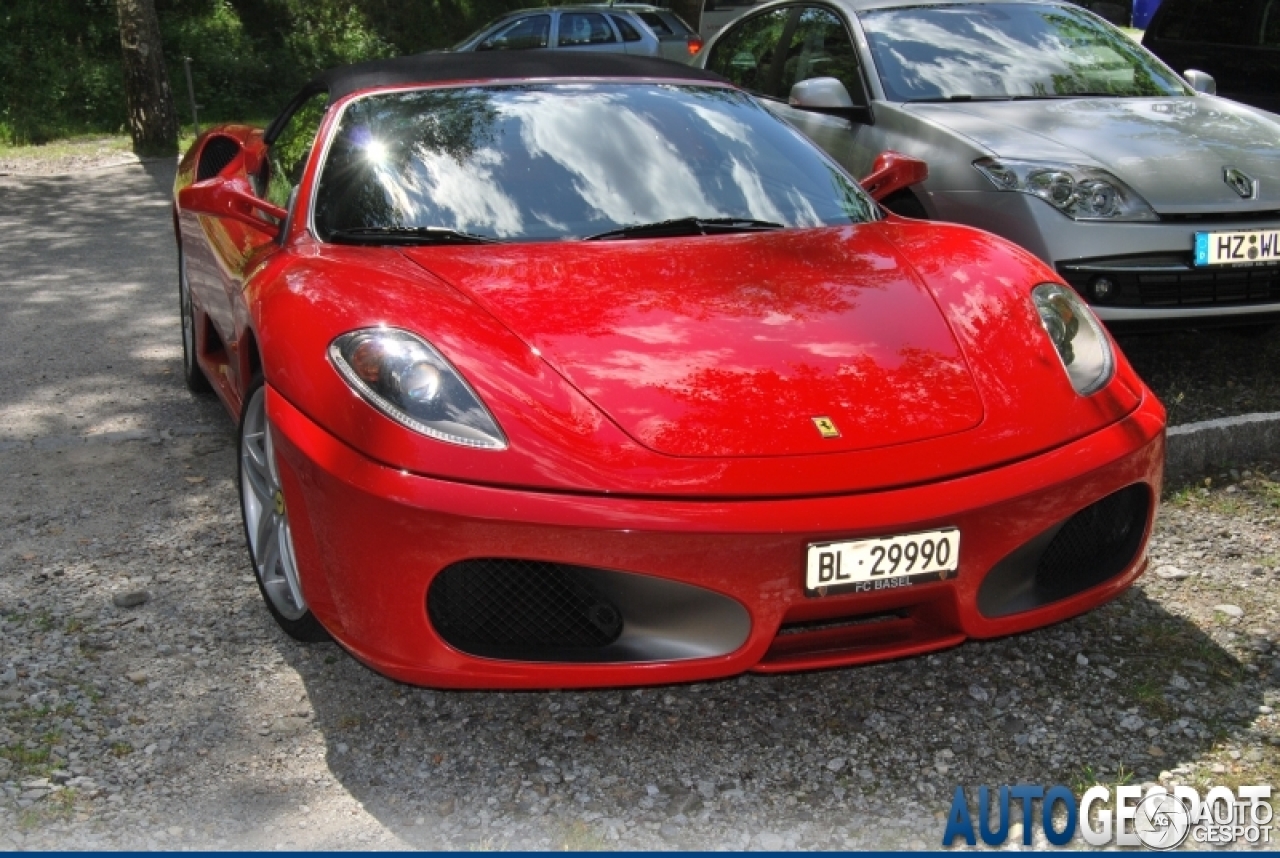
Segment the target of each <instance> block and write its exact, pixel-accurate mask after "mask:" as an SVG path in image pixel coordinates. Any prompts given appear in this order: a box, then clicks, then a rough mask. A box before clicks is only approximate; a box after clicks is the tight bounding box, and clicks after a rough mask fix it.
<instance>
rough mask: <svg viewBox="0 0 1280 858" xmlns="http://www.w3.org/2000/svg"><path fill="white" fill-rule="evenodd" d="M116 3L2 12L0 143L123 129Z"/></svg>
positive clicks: (10, 1)
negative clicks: (90, 131) (81, 132)
mask: <svg viewBox="0 0 1280 858" xmlns="http://www.w3.org/2000/svg"><path fill="white" fill-rule="evenodd" d="M120 56H121V54H120V31H119V24H118V22H117V20H116V10H115V0H5V2H4V3H3V4H0V141H4V142H31V143H42V142H45V141H47V140H51V139H53V138H55V137H61V136H65V135H67V134H69V133H74V132H76V131H88V130H104V131H106V130H109V131H118V130H119V129H121V128H123V127H124V120H125V102H124V78H123V73H122V72H121V69H120V62H121V60H120Z"/></svg>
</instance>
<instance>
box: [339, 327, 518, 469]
mask: <svg viewBox="0 0 1280 858" xmlns="http://www.w3.org/2000/svg"><path fill="white" fill-rule="evenodd" d="M329 360H331V361H333V365H334V366H335V367H336V368H337V370H338V372H339V374H341V375H342V377H343V379H345V380H346V382H347V384H349V385H351V387H352V388H354V389H355V391H356V392H357V393H359V394H360V395H361V396H362V397H364V399H365V400H366V401H367V402H368V403H369V404H370V405H372V406H373V407H374V408H376V409H378V410H379V411H381V412H382V413H383V414H385V415H387V416H388V417H390V418H391V419H392V420H394V421H396V422H397V423H399V424H400V425H402V426H405V427H407V428H409V429H412V430H413V431H414V432H420V433H421V434H423V435H427V436H429V437H431V438H435V439H437V440H439V441H447V442H449V443H450V444H461V445H462V446H464V447H480V448H483V449H486V450H504V449H506V447H507V439H506V436H504V435H503V434H502V430H501V429H499V428H498V424H497V421H495V420H494V419H493V415H491V414H490V413H489V410H488V409H487V408H485V407H484V405H483V403H481V402H480V397H478V396H476V393H475V391H474V390H472V389H471V386H470V385H468V384H467V383H466V381H464V380H463V378H462V375H461V374H459V372H458V371H457V370H456V369H454V368H453V364H451V363H449V361H447V360H446V359H445V357H444V355H442V354H440V352H438V351H436V349H435V348H434V347H433V346H432V345H431V344H430V343H428V342H427V341H426V340H424V339H422V338H421V337H418V336H415V335H414V334H411V333H409V332H408V331H400V330H396V329H395V328H369V329H366V330H361V331H352V332H351V333H349V334H343V335H342V336H340V337H338V338H337V339H336V340H334V341H333V342H332V343H331V344H330V345H329Z"/></svg>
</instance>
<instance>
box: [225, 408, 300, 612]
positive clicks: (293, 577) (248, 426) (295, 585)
mask: <svg viewBox="0 0 1280 858" xmlns="http://www.w3.org/2000/svg"><path fill="white" fill-rule="evenodd" d="M265 404H266V394H265V391H264V390H263V389H262V388H261V387H259V388H258V389H256V390H254V391H253V393H252V394H250V398H249V400H248V401H247V402H246V403H245V411H244V417H243V421H244V423H243V425H242V426H241V429H240V479H241V503H242V505H243V512H244V523H245V532H246V534H247V535H248V539H249V548H250V551H251V552H252V554H253V562H254V567H255V572H256V573H257V576H258V582H259V583H260V584H261V585H262V592H263V594H264V595H265V596H266V598H267V602H268V603H269V604H270V605H271V607H272V609H273V610H274V611H275V612H276V614H277V619H281V621H282V622H283V621H285V620H288V621H296V620H302V619H303V618H305V617H306V616H307V602H306V599H304V598H303V596H302V582H301V580H300V579H299V577H298V561H297V557H296V555H295V554H294V551H293V538H292V534H291V533H290V531H289V517H288V513H287V512H286V511H285V510H284V507H283V505H282V504H280V497H281V495H280V472H279V469H278V467H277V463H276V458H275V456H276V453H275V444H274V439H273V437H272V431H271V423H270V422H269V421H268V420H267V414H266V408H265ZM291 633H292V632H291Z"/></svg>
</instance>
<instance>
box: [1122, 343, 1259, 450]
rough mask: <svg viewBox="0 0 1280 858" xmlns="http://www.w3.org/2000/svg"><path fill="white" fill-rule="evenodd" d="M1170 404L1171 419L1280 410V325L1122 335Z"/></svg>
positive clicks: (1171, 421) (1132, 358) (1135, 360)
mask: <svg viewBox="0 0 1280 858" xmlns="http://www.w3.org/2000/svg"><path fill="white" fill-rule="evenodd" d="M1117 341H1118V342H1119V344H1120V348H1121V350H1122V351H1124V353H1125V355H1126V356H1128V358H1129V360H1130V362H1131V363H1132V364H1133V366H1134V369H1136V370H1137V371H1138V373H1139V374H1140V375H1141V376H1142V377H1143V379H1144V380H1145V381H1146V382H1147V384H1148V385H1150V387H1151V389H1152V390H1154V391H1155V392H1156V395H1157V396H1159V397H1160V401H1161V402H1163V403H1164V404H1165V407H1166V408H1167V409H1169V424H1170V425H1171V426H1175V425H1178V424H1180V423H1195V422H1197V421H1200V420H1213V419H1215V418H1218V417H1231V416H1235V415H1237V414H1252V413H1255V412H1280V327H1275V328H1272V329H1270V330H1268V331H1266V332H1262V333H1259V332H1257V331H1251V330H1246V331H1244V332H1237V331H1232V330H1212V329H1209V330H1203V331H1195V330H1192V331H1167V332H1164V333H1160V334H1126V335H1122V336H1120V337H1117Z"/></svg>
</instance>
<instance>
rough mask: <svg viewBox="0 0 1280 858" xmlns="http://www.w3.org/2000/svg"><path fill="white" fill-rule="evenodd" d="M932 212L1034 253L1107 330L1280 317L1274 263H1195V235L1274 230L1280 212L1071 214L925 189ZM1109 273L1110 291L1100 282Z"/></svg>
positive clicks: (990, 194)
mask: <svg viewBox="0 0 1280 858" xmlns="http://www.w3.org/2000/svg"><path fill="white" fill-rule="evenodd" d="M931 204H932V206H933V208H934V213H935V216H936V217H938V218H940V219H943V220H954V221H958V222H960V223H967V224H970V225H973V226H978V227H981V228H983V229H986V230H989V231H991V232H994V233H996V234H997V235H999V236H1002V237H1004V238H1007V239H1009V240H1010V241H1013V242H1014V243H1015V244H1019V245H1021V246H1022V247H1024V248H1026V249H1027V250H1029V251H1031V252H1032V253H1034V254H1035V255H1036V256H1038V257H1040V259H1041V260H1043V261H1044V262H1045V263H1047V264H1048V265H1049V266H1050V267H1052V268H1054V269H1055V270H1056V271H1057V272H1058V273H1059V274H1060V275H1061V276H1062V277H1063V279H1064V280H1066V281H1067V282H1068V283H1070V284H1071V285H1072V286H1073V287H1074V288H1075V289H1076V291H1077V292H1079V293H1080V295H1081V296H1082V297H1084V299H1085V300H1086V301H1088V302H1089V304H1090V306H1091V307H1092V308H1093V311H1094V312H1095V313H1096V314H1097V315H1098V317H1099V318H1100V319H1102V320H1103V321H1104V322H1106V323H1107V324H1108V325H1110V326H1113V327H1125V326H1126V325H1133V324H1134V323H1142V322H1148V323H1153V324H1163V325H1177V324H1186V325H1193V326H1196V325H1204V324H1215V323H1216V324H1250V323H1255V322H1256V323H1261V322H1271V321H1274V320H1275V319H1276V317H1277V316H1280V264H1274V263H1273V264H1265V265H1264V264H1259V265H1241V266H1215V267H1213V268H1196V267H1195V266H1194V265H1193V264H1192V262H1193V247H1194V245H1195V238H1194V236H1195V233H1197V232H1219V231H1225V232H1230V231H1236V230H1254V229H1280V216H1274V217H1270V218H1258V217H1256V216H1255V217H1250V216H1248V215H1242V216H1241V217H1239V218H1236V219H1232V218H1230V217H1227V216H1221V217H1218V216H1214V217H1205V218H1186V217H1178V216H1170V218H1168V219H1166V220H1162V221H1159V222H1127V223H1126V222H1117V223H1108V222H1102V221H1097V222H1094V221H1074V220H1072V219H1071V218H1068V217H1067V216H1065V215H1063V214H1062V213H1061V212H1059V211H1058V210H1057V209H1055V208H1053V206H1051V205H1049V204H1048V203H1046V202H1044V201H1043V200H1040V199H1037V198H1035V197H1033V196H1031V195H1029V194H1023V193H1009V192H999V191H962V192H947V193H935V194H933V195H931ZM1102 279H1105V280H1106V281H1107V286H1108V287H1109V291H1108V293H1107V294H1106V295H1105V296H1104V295H1100V294H1099V292H1098V290H1097V288H1096V287H1097V285H1098V283H1099V281H1100V280H1102Z"/></svg>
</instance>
